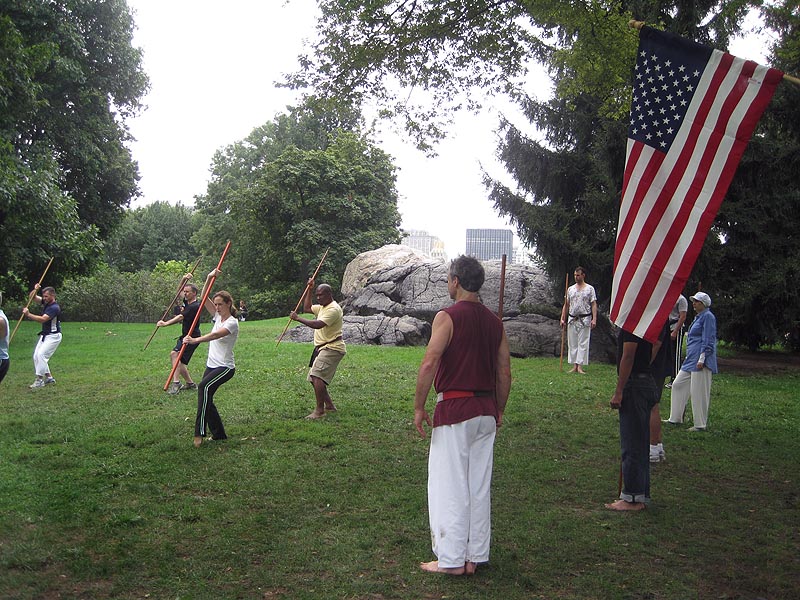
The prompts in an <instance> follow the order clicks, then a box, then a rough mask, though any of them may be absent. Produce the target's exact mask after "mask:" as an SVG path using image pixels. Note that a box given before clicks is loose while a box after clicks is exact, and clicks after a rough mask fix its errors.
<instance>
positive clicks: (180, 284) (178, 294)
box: [142, 256, 203, 351]
mask: <svg viewBox="0 0 800 600" xmlns="http://www.w3.org/2000/svg"><path fill="white" fill-rule="evenodd" d="M201 260H203V257H202V256H201V257H200V258H198V259H197V262H196V263H194V266H193V267H192V270H191V271H189V274H190V275H194V270H195V269H196V268H197V265H199V264H200V261H201ZM188 282H189V278H188V277H187V276H186V274H184V275H183V277H182V278H181V282H180V283H179V284H178V291H177V292H175V296H174V297H173V298H172V302H170V303H169V306H167V309H166V310H165V311H164V314H163V315H161V318H160V319H159V320H160V321H163V320H164V319H166V318H167V314H169V309H170V308H172V307H173V305H174V304H175V303H176V302H177V301H178V298H180V295H181V292H182V291H183V287H184V286H185V285H186V284H187V283H188ZM156 331H158V325H156V328H155V329H154V330H153V333H151V334H150V339H149V340H147V343H146V344H145V345H144V348H142V350H143V351H144V350H147V347H148V346H149V345H150V342H152V341H153V338H154V337H155V335H156Z"/></svg>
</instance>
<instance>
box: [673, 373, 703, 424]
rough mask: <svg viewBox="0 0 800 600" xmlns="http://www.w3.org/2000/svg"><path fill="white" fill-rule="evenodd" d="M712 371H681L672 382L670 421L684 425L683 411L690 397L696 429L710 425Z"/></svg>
mask: <svg viewBox="0 0 800 600" xmlns="http://www.w3.org/2000/svg"><path fill="white" fill-rule="evenodd" d="M712 375H713V373H711V369H703V370H702V371H692V372H691V373H689V372H687V371H683V370H681V371H679V372H678V376H677V377H676V378H675V381H673V382H672V395H671V396H670V411H669V420H670V421H671V422H672V423H683V411H684V410H685V409H686V403H687V401H688V400H689V396H691V397H692V419H693V420H694V426H695V427H702V428H705V427H706V425H707V423H708V406H709V404H710V403H711V376H712Z"/></svg>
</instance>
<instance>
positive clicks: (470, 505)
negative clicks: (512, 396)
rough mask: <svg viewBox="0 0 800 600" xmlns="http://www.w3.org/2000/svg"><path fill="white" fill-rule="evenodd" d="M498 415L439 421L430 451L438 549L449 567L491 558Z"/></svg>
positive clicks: (433, 524)
mask: <svg viewBox="0 0 800 600" xmlns="http://www.w3.org/2000/svg"><path fill="white" fill-rule="evenodd" d="M496 432H497V423H496V421H495V419H494V417H486V416H484V417H474V418H472V419H469V420H468V421H464V422H463V423H457V424H456V425H442V426H440V427H434V429H433V432H432V433H431V449H430V455H429V457H428V516H429V518H430V526H431V543H432V546H433V553H434V554H435V555H436V557H437V558H438V559H439V566H440V567H444V568H456V567H463V566H464V564H465V563H466V562H475V563H483V562H487V561H488V560H489V544H490V542H491V537H492V524H491V512H492V503H491V484H492V463H493V458H494V438H495V433H496Z"/></svg>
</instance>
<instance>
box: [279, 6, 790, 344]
mask: <svg viewBox="0 0 800 600" xmlns="http://www.w3.org/2000/svg"><path fill="white" fill-rule="evenodd" d="M760 5H761V2H758V1H755V0H752V1H750V0H697V1H694V0H668V1H656V0H617V1H592V0H582V1H576V2H561V1H557V0H551V1H548V0H545V1H536V2H533V1H530V0H507V1H500V2H486V1H485V0H443V1H441V2H430V1H427V2H426V1H422V2H417V1H410V0H391V1H383V2H371V3H362V2H350V1H349V0H325V1H323V2H322V3H321V7H322V17H321V20H320V24H319V29H320V34H321V35H320V37H319V41H318V42H317V43H316V44H315V45H314V46H313V47H312V50H311V52H310V54H309V55H308V56H305V57H304V60H303V62H302V64H301V70H300V72H299V73H297V74H296V75H295V76H294V77H293V78H291V80H290V83H291V84H292V85H296V86H303V85H310V86H313V87H314V88H315V89H316V90H317V91H318V92H320V93H322V94H325V95H328V94H329V95H331V96H342V95H346V96H348V97H350V98H353V99H355V100H356V101H361V100H363V99H364V98H372V99H377V100H378V101H379V103H380V105H381V106H382V107H384V108H385V111H386V113H385V114H387V115H390V116H396V115H400V116H402V117H404V118H405V119H406V128H407V130H408V132H409V134H410V135H412V136H414V137H415V138H416V139H417V141H418V144H419V145H420V146H421V147H423V148H425V147H429V146H430V143H432V142H433V141H435V140H436V139H437V138H438V137H440V136H441V135H443V134H444V130H445V128H446V123H447V115H448V111H450V110H455V109H459V108H462V107H464V106H466V107H468V108H475V107H476V103H475V102H473V101H471V100H470V96H469V94H470V92H471V91H473V90H474V89H475V88H480V90H481V92H482V93H483V94H484V95H485V94H488V95H490V96H491V95H493V94H508V95H510V96H511V97H512V98H513V99H515V100H516V101H517V102H518V103H519V105H520V106H521V108H522V110H523V112H524V114H525V116H526V117H527V119H528V120H529V122H530V123H531V124H532V125H533V128H534V129H535V130H537V131H538V135H537V139H533V138H532V137H531V136H529V135H527V133H526V131H524V130H523V129H521V128H519V127H517V126H515V124H512V123H511V122H509V121H505V120H503V121H502V122H501V130H502V131H503V132H504V134H505V137H504V140H503V141H502V143H501V145H500V148H499V156H500V158H501V160H503V162H504V163H505V164H506V166H507V169H508V171H509V172H510V173H511V174H512V176H513V177H514V179H515V182H516V186H515V187H513V188H512V187H509V186H506V185H503V184H502V183H501V182H500V181H498V180H496V179H494V178H493V177H491V176H489V175H486V176H485V183H486V186H487V188H488V190H489V194H490V200H491V201H492V202H494V204H495V207H496V208H497V210H498V212H499V213H500V214H501V215H504V216H507V217H509V218H510V219H511V220H512V222H514V223H515V224H516V226H517V229H518V232H519V234H520V236H521V238H522V239H523V240H524V241H525V242H527V243H530V244H532V245H534V246H536V248H537V252H538V254H539V255H540V257H541V258H542V261H543V263H544V266H545V267H546V268H547V270H548V272H549V273H550V275H551V277H552V278H553V280H554V281H556V282H557V283H556V285H557V286H558V287H559V288H560V286H561V283H560V282H561V280H563V277H564V275H563V274H564V273H565V272H571V269H572V268H573V267H574V266H575V265H576V264H581V265H583V266H585V267H587V269H588V270H589V273H590V277H591V280H592V283H594V284H595V285H596V286H597V288H598V293H599V294H600V297H601V300H602V299H608V297H609V296H610V292H611V289H610V286H611V280H612V269H613V249H614V242H615V237H616V222H617V212H618V203H619V195H620V192H621V187H622V173H623V167H624V161H625V145H626V129H627V123H626V121H627V114H628V109H629V104H630V93H631V92H630V90H631V81H630V79H631V71H632V67H633V65H634V62H635V60H634V59H635V50H636V47H637V43H638V40H637V36H636V35H635V32H633V31H632V30H631V29H630V28H629V27H628V25H627V23H628V20H629V19H636V20H642V21H646V22H648V23H650V24H652V25H654V26H656V27H659V28H663V29H666V30H669V31H672V32H674V33H677V34H679V35H683V36H685V37H688V38H691V39H694V40H696V41H699V42H702V43H705V44H707V45H710V46H713V47H717V48H722V49H724V48H726V47H727V46H728V43H729V41H730V39H731V38H732V37H733V36H734V35H736V34H738V33H739V31H740V28H741V23H742V20H743V18H744V16H745V15H746V14H747V12H748V11H749V10H750V9H751V8H752V7H754V6H760ZM767 10H768V12H767V15H768V20H767V26H768V27H769V28H771V29H773V30H775V31H783V32H784V35H783V37H782V38H781V43H780V44H779V46H780V49H779V50H776V54H775V58H774V61H775V63H776V64H778V63H779V59H781V60H783V61H784V63H782V64H784V65H785V66H784V68H785V69H786V70H789V71H796V69H797V66H796V63H794V65H792V64H791V60H790V58H791V57H792V56H794V57H795V58H796V56H797V30H796V27H794V26H793V25H792V23H794V22H795V21H796V19H797V10H798V9H797V5H796V2H791V1H789V0H782V1H781V2H774V3H770V5H769V6H768V7H767ZM770 10H772V13H770V12H769V11H770ZM770 15H771V17H770ZM793 27H794V28H793ZM534 63H539V64H541V65H543V66H544V67H545V68H546V69H547V70H548V72H549V74H550V75H551V77H552V78H553V81H554V84H555V86H554V90H555V92H554V95H553V97H552V98H550V99H547V100H543V101H542V100H538V99H536V98H534V97H531V96H529V95H528V94H527V93H526V92H527V90H526V85H525V78H526V75H527V74H528V72H529V69H530V68H532V66H533V65H534ZM784 87H785V86H784ZM415 90H421V91H424V92H425V94H423V96H424V97H425V99H427V98H428V97H429V96H432V97H433V98H434V102H433V103H420V104H418V105H415V104H413V102H412V101H411V100H410V99H413V98H414V96H413V94H412V92H413V91H415ZM781 93H786V92H785V91H783V92H781ZM789 93H792V92H789ZM465 97H466V98H467V99H466V100H464V98H465ZM773 106H774V111H773V116H772V117H770V118H771V119H773V120H774V123H773V124H771V125H764V126H763V127H762V130H761V131H760V133H759V135H760V136H762V137H761V138H759V140H758V142H757V144H761V142H762V141H763V142H765V143H766V144H767V146H768V147H769V146H770V145H771V144H774V143H776V142H778V140H776V139H774V138H775V136H776V135H777V132H778V131H780V132H781V136H782V137H781V140H780V142H779V145H780V146H781V150H782V151H786V152H791V151H792V150H793V149H794V146H793V144H795V143H796V140H797V132H796V130H795V131H790V130H788V129H787V123H788V122H789V121H790V120H791V119H794V122H797V115H796V113H795V112H793V111H792V110H790V109H789V108H788V107H790V106H791V104H789V103H786V104H783V103H782V102H781V101H780V100H776V102H775V103H774V104H773ZM778 106H784V108H782V109H778V108H777V107H778ZM795 106H796V103H795ZM769 151H770V150H765V151H764V157H766V156H767V155H768V152H769ZM750 153H751V154H749V155H748V156H746V157H745V158H746V161H747V160H754V161H755V162H756V163H758V164H759V166H758V167H757V170H758V169H760V170H759V171H758V173H759V175H760V176H762V178H761V179H759V182H760V184H761V185H765V184H766V185H769V186H775V189H776V190H777V189H779V179H778V177H777V176H775V175H776V174H775V173H773V176H772V177H768V176H767V174H766V172H765V171H764V169H770V168H771V169H773V171H774V169H775V165H774V163H773V164H772V165H768V164H766V163H765V162H764V160H758V158H757V156H756V155H757V153H758V150H757V149H753V150H751V151H750ZM753 168H756V166H755V164H754V165H753ZM754 180H755V177H754V176H753V175H750V176H748V175H747V174H746V173H744V174H742V175H741V176H739V177H738V178H737V180H736V181H735V182H734V186H733V188H734V189H735V188H737V187H741V190H742V191H741V193H740V194H743V195H744V196H746V197H748V198H750V203H753V202H754V201H755V198H758V197H759V196H761V194H762V191H763V190H761V189H760V188H758V189H756V188H754V187H753V186H754V185H755V183H754ZM766 182H768V183H766ZM792 187H794V188H796V186H788V187H786V186H784V190H791V189H792ZM733 194H734V192H733V190H732V198H733ZM778 195H779V196H780V198H781V201H780V206H781V208H780V210H779V211H777V212H778V213H783V212H786V211H787V210H789V211H791V210H792V208H791V207H792V204H791V202H792V200H791V198H790V197H789V196H790V195H791V192H790V191H785V192H783V193H779V194H778ZM794 206H795V208H796V203H795V205H794ZM729 210H731V211H734V210H738V208H737V207H734V206H731V207H730V209H729ZM768 212H769V211H766V212H765V211H757V210H750V211H749V213H748V214H746V215H745V214H744V213H743V214H742V215H741V218H737V219H735V221H734V220H733V219H731V218H730V217H726V215H725V214H724V212H723V213H721V214H720V218H719V219H718V221H717V227H716V229H715V231H714V232H713V233H712V235H710V236H709V240H708V242H707V244H706V250H705V251H704V253H703V254H702V255H701V258H700V260H699V261H698V265H697V267H696V279H697V280H699V279H702V280H703V285H704V287H705V289H707V290H708V291H709V292H711V293H712V294H713V293H716V292H717V291H718V290H719V291H722V288H716V287H715V286H714V283H713V281H714V279H715V277H705V276H704V275H705V274H707V273H708V271H707V269H711V268H716V267H719V266H720V265H721V264H722V263H721V260H722V257H724V256H727V257H728V258H729V259H730V260H731V261H732V262H731V263H730V264H729V265H727V267H726V268H727V269H736V268H737V266H738V265H742V266H745V265H744V264H743V263H741V262H736V260H737V256H739V257H743V256H750V257H751V260H752V261H753V263H752V264H753V266H754V265H756V264H762V265H763V264H771V265H772V264H774V263H775V262H776V261H774V260H773V261H767V260H765V258H766V257H765V254H766V253H769V252H770V249H769V247H767V246H765V245H764V244H763V243H762V244H761V246H760V247H758V246H757V244H756V243H751V244H745V242H744V240H745V239H746V236H744V230H743V228H742V224H743V223H745V222H746V223H747V227H748V228H751V229H752V230H753V231H759V230H761V231H765V230H766V229H765V228H766V227H769V226H770V224H771V223H772V222H773V221H772V220H774V219H777V218H778V217H777V216H775V217H768ZM794 212H797V211H796V210H794ZM726 221H729V222H731V223H733V222H735V223H736V228H738V230H737V231H734V230H733V229H732V227H731V226H730V225H729V224H726ZM770 230H771V229H770ZM776 231H778V230H776ZM720 235H722V238H720ZM721 240H722V241H723V242H724V243H721ZM786 244H787V245H791V244H794V245H795V247H796V240H794V239H788V240H787V241H786ZM778 271H779V268H778V267H777V265H775V268H770V273H771V275H770V278H769V280H770V281H772V282H774V279H775V276H776V275H777V274H778ZM748 277H750V272H749V271H747V272H740V273H739V281H740V283H739V284H738V286H741V281H742V280H743V279H744V278H748ZM755 279H756V278H755V277H754V278H753V280H755ZM695 284H696V281H695V282H693V283H692V285H695ZM765 285H769V284H768V282H767V280H766V279H764V280H761V281H760V282H758V283H754V289H753V295H751V294H750V293H748V294H746V295H747V296H748V297H752V298H754V297H756V296H755V294H757V293H758V291H759V290H761V289H762V288H763V287H764V286H765ZM738 286H734V287H733V288H731V290H738ZM732 293H733V294H736V291H733V292H732ZM749 302H750V303H749V305H747V306H741V305H739V304H737V303H731V304H730V306H736V308H735V310H739V311H740V315H741V318H740V319H735V320H734V319H731V322H735V323H737V325H736V326H737V327H739V328H740V329H748V328H751V329H752V328H754V329H756V330H757V331H759V332H760V333H759V334H758V339H759V340H760V341H761V343H764V342H767V341H770V340H772V341H774V340H776V339H779V337H780V336H779V335H778V332H779V331H787V330H788V329H789V328H790V326H791V322H792V321H791V319H790V318H789V316H788V315H789V314H797V313H798V310H800V302H793V303H789V304H790V305H791V308H790V309H789V311H788V313H780V318H779V319H778V322H777V323H775V324H774V326H773V327H772V331H771V333H767V332H766V329H769V328H766V329H765V328H764V327H763V326H757V323H758V321H759V319H760V320H761V321H769V320H770V319H771V318H772V316H776V315H777V314H778V311H774V310H773V311H767V312H768V314H770V315H771V316H770V317H759V316H758V315H757V314H756V309H755V307H754V306H753V303H752V300H751V301H749ZM745 303H746V302H745ZM723 306H724V305H723ZM723 306H717V309H718V310H721V311H722V312H723V313H724V312H725V310H726V309H725V308H723ZM730 316H731V315H728V314H723V315H721V318H720V321H721V322H722V321H723V320H724V319H725V318H728V317H730ZM787 319H788V320H787ZM796 322H797V321H796V319H795V320H794V323H795V326H796ZM744 323H747V325H748V326H747V327H742V325H743V324H744ZM722 329H723V331H724V335H726V336H729V339H735V340H737V341H741V339H742V336H741V335H739V336H734V335H733V332H732V330H727V329H724V327H723V328H722Z"/></svg>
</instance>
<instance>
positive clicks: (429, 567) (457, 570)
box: [419, 560, 464, 575]
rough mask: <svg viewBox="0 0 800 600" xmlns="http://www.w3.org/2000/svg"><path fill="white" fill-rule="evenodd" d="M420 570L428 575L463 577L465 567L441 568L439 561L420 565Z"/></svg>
mask: <svg viewBox="0 0 800 600" xmlns="http://www.w3.org/2000/svg"><path fill="white" fill-rule="evenodd" d="M419 568H420V569H422V570H423V571H427V572H428V573H444V574H445V575H463V574H464V567H440V566H439V561H438V560H432V561H431V562H426V563H419Z"/></svg>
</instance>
